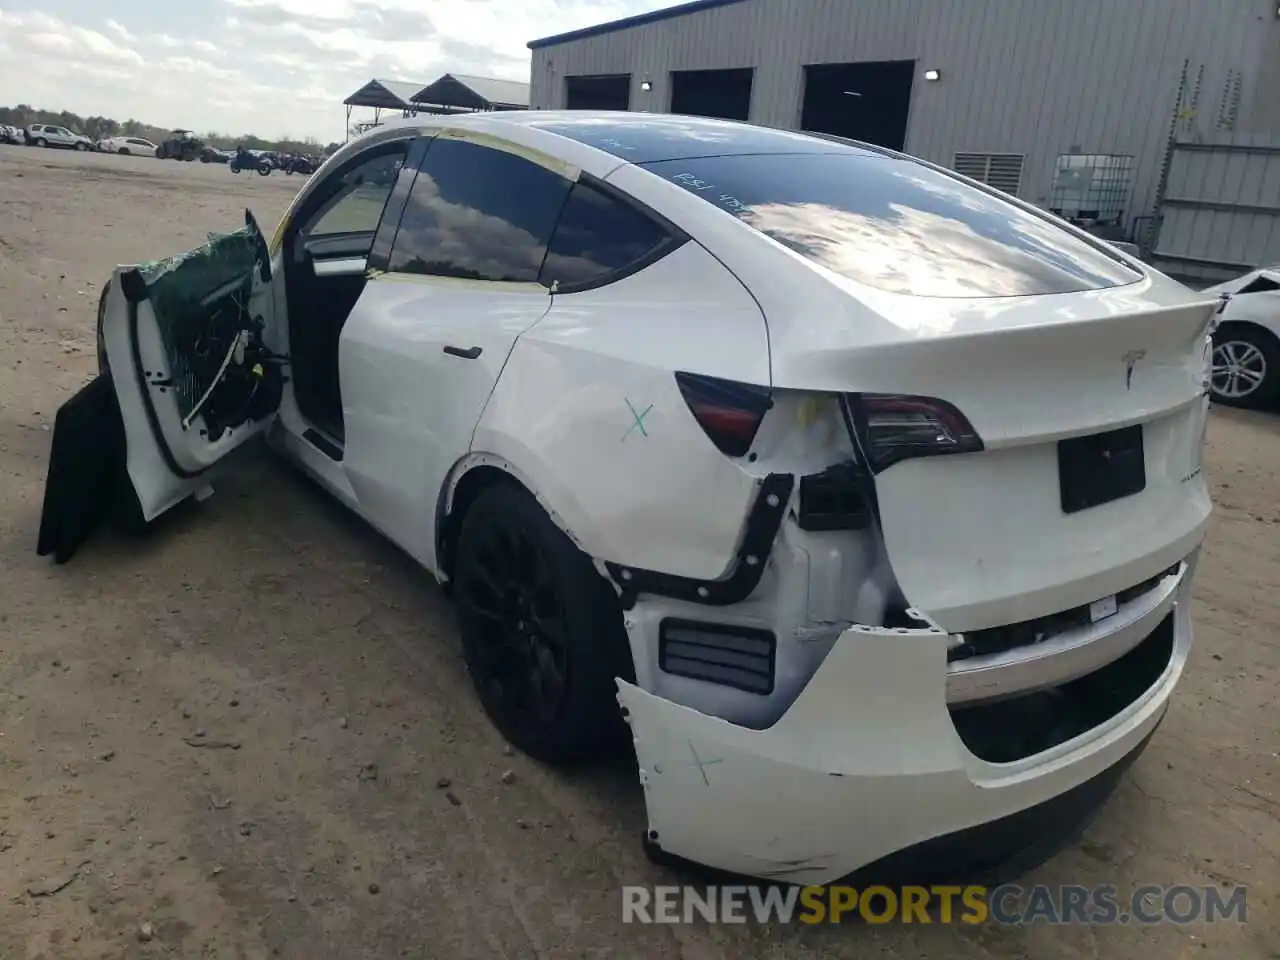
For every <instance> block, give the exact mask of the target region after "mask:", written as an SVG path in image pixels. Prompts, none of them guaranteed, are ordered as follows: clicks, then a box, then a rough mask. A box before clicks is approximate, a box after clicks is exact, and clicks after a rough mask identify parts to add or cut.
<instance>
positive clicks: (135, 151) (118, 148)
mask: <svg viewBox="0 0 1280 960" xmlns="http://www.w3.org/2000/svg"><path fill="white" fill-rule="evenodd" d="M98 149H99V150H101V151H102V152H103V153H118V154H120V155H121V156H124V157H128V156H137V157H154V156H155V155H156V145H155V144H154V143H152V142H151V141H150V140H144V139H143V138H142V137H108V138H107V139H105V140H99V141H98Z"/></svg>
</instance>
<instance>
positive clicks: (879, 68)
mask: <svg viewBox="0 0 1280 960" xmlns="http://www.w3.org/2000/svg"><path fill="white" fill-rule="evenodd" d="M915 72H916V64H915V61H914V60H884V61H880V62H875V63H819V64H812V65H810V66H807V67H805V68H804V104H803V107H802V109H801V114H800V126H801V128H802V129H804V130H810V131H812V132H814V133H830V134H834V135H835V136H837V137H849V138H850V139H853V140H862V141H864V142H865V143H874V144H876V145H877V146H881V147H888V148H890V149H891V150H901V149H902V148H903V147H904V146H905V144H906V142H907V112H908V110H910V108H911V81H912V78H913V77H914V76H915Z"/></svg>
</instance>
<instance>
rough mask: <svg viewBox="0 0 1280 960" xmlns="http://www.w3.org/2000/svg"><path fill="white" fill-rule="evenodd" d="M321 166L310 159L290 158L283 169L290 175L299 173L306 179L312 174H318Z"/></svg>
mask: <svg viewBox="0 0 1280 960" xmlns="http://www.w3.org/2000/svg"><path fill="white" fill-rule="evenodd" d="M319 166H320V165H319V164H318V163H316V162H315V161H314V160H312V159H311V158H310V157H289V158H288V159H287V160H285V162H284V165H283V169H284V172H285V173H286V174H289V175H292V174H295V173H298V174H301V175H302V176H304V177H309V176H311V174H313V173H315V172H316V170H317V169H318V168H319Z"/></svg>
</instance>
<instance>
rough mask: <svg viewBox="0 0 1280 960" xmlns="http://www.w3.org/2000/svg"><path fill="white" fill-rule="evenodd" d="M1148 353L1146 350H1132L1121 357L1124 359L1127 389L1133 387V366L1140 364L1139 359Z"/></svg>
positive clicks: (1125, 385)
mask: <svg viewBox="0 0 1280 960" xmlns="http://www.w3.org/2000/svg"><path fill="white" fill-rule="evenodd" d="M1146 355H1147V351H1145V350H1130V351H1129V352H1128V353H1126V354H1125V355H1124V356H1123V357H1121V358H1120V359H1121V360H1123V361H1124V388H1125V389H1126V390H1132V389H1133V368H1134V367H1136V366H1137V365H1138V361H1139V360H1141V359H1142V358H1143V357H1145V356H1146Z"/></svg>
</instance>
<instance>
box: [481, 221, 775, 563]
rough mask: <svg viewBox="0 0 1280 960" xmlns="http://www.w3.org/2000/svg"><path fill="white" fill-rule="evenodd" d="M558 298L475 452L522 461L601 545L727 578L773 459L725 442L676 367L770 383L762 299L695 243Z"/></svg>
mask: <svg viewBox="0 0 1280 960" xmlns="http://www.w3.org/2000/svg"><path fill="white" fill-rule="evenodd" d="M552 299H553V300H554V303H553V304H552V308H551V311H550V312H549V313H548V315H547V317H546V318H545V319H544V320H543V321H542V322H541V323H539V324H538V325H537V327H535V328H534V329H533V330H531V331H530V332H529V333H528V334H526V335H525V336H524V337H522V338H521V340H520V343H519V345H518V346H517V347H516V350H515V352H514V353H513V355H512V357H511V360H510V363H509V364H508V366H507V369H506V370H505V371H504V372H503V376H502V380H501V382H500V383H499V384H498V388H497V390H495V391H494V395H493V397H492V399H491V400H490V402H489V405H488V407H487V408H486V409H485V413H484V418H483V420H482V421H481V423H480V426H479V428H478V429H477V430H476V436H475V445H474V448H475V451H476V452H477V453H484V454H491V455H494V456H496V457H500V458H501V459H503V460H505V461H508V462H510V463H512V464H514V465H516V466H517V467H518V468H519V470H520V472H521V473H522V474H523V475H524V476H525V477H527V478H528V481H529V482H530V483H531V484H532V485H533V488H534V490H535V492H536V493H537V494H538V495H539V497H540V498H542V499H543V500H544V502H545V503H546V504H547V505H548V506H549V507H551V509H552V510H554V512H555V513H556V514H557V515H559V516H560V518H561V519H562V521H563V522H564V523H565V525H566V526H568V527H569V529H570V531H571V532H572V535H573V537H574V539H575V540H576V541H577V542H578V543H579V545H580V546H581V547H582V548H583V549H584V550H585V551H586V552H587V553H588V554H590V555H591V556H593V557H595V558H597V559H600V560H605V561H610V562H616V563H620V564H623V565H626V566H630V567H637V568H640V569H647V570H658V571H661V572H663V573H670V574H676V575H680V576H685V577H693V578H697V579H704V580H712V579H716V578H718V577H720V576H722V575H723V574H724V572H725V569H726V567H727V566H728V564H729V563H730V561H731V560H733V558H734V557H735V551H736V548H737V545H738V541H739V539H740V538H741V536H742V530H743V526H744V523H745V519H746V516H747V514H748V512H749V510H750V508H751V504H752V503H753V502H754V498H755V496H756V492H757V489H758V486H759V482H760V477H762V476H763V475H764V474H765V473H767V472H768V470H767V468H766V467H765V466H764V464H761V465H760V469H756V468H755V465H750V464H744V463H742V462H741V461H735V460H732V459H730V458H729V457H726V456H724V455H722V454H721V453H720V452H719V451H718V450H716V449H715V447H714V446H712V444H711V441H709V440H708V439H707V436H706V434H705V433H703V431H702V429H701V428H700V427H699V426H698V423H697V421H696V420H695V419H694V418H693V416H692V415H691V414H690V411H689V407H688V404H687V403H686V402H685V399H684V397H683V396H682V395H681V393H680V390H679V388H678V385H677V382H676V378H675V372H676V371H677V370H682V371H687V372H690V373H696V374H701V375H704V376H711V377H720V378H724V379H729V380H738V381H744V382H748V383H754V384H759V385H768V383H769V350H768V340H767V336H766V331H765V325H764V317H763V315H762V314H761V312H760V308H759V306H757V304H756V302H755V300H754V299H753V298H752V297H751V295H750V293H748V291H747V290H746V288H745V287H744V286H743V285H742V284H741V283H740V282H739V281H738V279H737V278H736V277H734V276H733V274H731V273H730V272H729V271H728V270H726V269H725V268H724V267H723V266H721V264H720V263H719V262H717V261H716V260H715V258H714V257H712V256H711V255H710V254H709V253H707V251H706V250H704V249H703V248H702V247H701V246H699V245H698V244H697V243H693V242H689V243H685V244H684V245H683V246H681V247H680V248H679V249H677V250H674V251H673V252H671V253H668V254H667V255H666V256H665V257H663V258H662V259H661V260H659V261H658V262H656V263H654V264H652V265H650V266H648V267H646V268H645V269H644V270H642V271H640V272H638V273H636V274H633V275H631V276H627V277H625V278H623V279H620V280H618V281H616V282H615V283H611V284H609V285H606V286H602V287H600V288H598V289H595V290H588V291H583V292H579V293H571V294H561V295H556V296H555V297H553V298H552ZM744 466H745V467H746V469H744ZM707 491H715V494H714V497H712V498H711V499H708V497H707Z"/></svg>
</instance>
